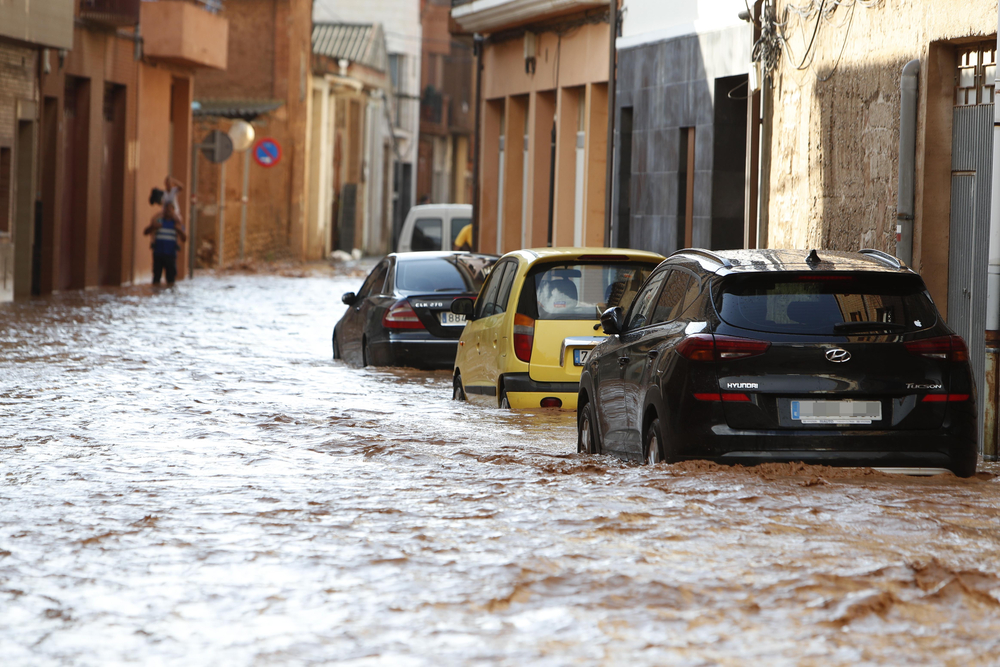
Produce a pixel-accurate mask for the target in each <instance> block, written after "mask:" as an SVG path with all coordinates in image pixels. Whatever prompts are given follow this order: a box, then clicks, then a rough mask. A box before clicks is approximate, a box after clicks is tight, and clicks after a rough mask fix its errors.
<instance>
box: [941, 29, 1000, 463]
mask: <svg viewBox="0 0 1000 667" xmlns="http://www.w3.org/2000/svg"><path fill="white" fill-rule="evenodd" d="M995 63H996V43H995V42H993V43H990V42H987V43H985V44H980V45H973V46H970V47H963V48H962V49H960V51H959V66H958V76H957V81H958V85H957V86H956V89H955V108H954V110H953V116H952V139H951V142H952V143H951V213H950V219H949V239H950V241H949V249H948V325H949V326H950V327H951V328H952V329H954V330H955V331H956V332H957V333H958V334H960V335H961V336H962V338H964V339H965V342H966V344H967V345H968V346H969V361H970V362H971V364H972V370H973V373H974V374H975V376H976V389H977V391H978V395H979V396H983V397H985V393H984V390H985V387H984V375H985V369H986V274H987V272H986V267H987V265H988V263H989V244H990V243H989V233H990V190H991V183H992V175H993V86H986V85H981V83H980V82H983V83H985V82H992V81H993V79H994V77H993V73H992V70H990V72H989V74H990V76H989V77H988V78H987V77H986V73H987V70H988V69H990V68H991V67H993V68H995V66H996V65H995ZM985 402H986V401H985V400H980V401H979V416H980V423H982V416H983V407H984V405H985ZM979 434H980V435H979V437H980V444H982V429H980V432H979Z"/></svg>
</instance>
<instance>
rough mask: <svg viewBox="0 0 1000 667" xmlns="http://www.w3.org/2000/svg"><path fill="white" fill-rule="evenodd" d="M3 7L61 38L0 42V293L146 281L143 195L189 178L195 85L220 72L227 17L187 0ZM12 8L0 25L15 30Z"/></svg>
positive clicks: (147, 209)
mask: <svg viewBox="0 0 1000 667" xmlns="http://www.w3.org/2000/svg"><path fill="white" fill-rule="evenodd" d="M13 4H14V10H15V11H20V12H22V13H24V14H25V15H27V16H29V17H30V14H29V13H28V9H29V8H30V11H31V12H36V15H35V16H34V17H33V18H34V19H35V20H36V21H37V22H38V23H39V24H41V25H42V26H43V28H42V29H40V30H41V32H42V33H43V34H51V33H52V30H53V26H57V27H61V29H62V30H63V34H61V36H60V39H61V40H62V41H58V42H55V43H53V41H52V40H50V41H49V42H44V43H46V44H50V45H51V46H52V47H54V48H41V49H38V48H34V49H32V48H30V42H29V45H28V46H26V45H25V44H24V43H23V40H24V39H26V37H25V33H23V32H19V33H18V35H19V37H18V39H19V40H21V41H22V43H21V44H14V45H8V44H6V42H5V43H4V44H3V45H0V81H2V82H0V119H2V120H0V123H2V125H3V127H0V177H2V176H3V173H4V172H5V171H7V173H8V177H7V180H8V181H12V184H9V185H8V187H4V184H3V183H2V182H0V192H2V193H3V194H0V206H2V205H3V203H4V201H5V200H6V201H7V206H6V207H5V208H4V209H3V210H4V211H5V214H4V215H0V225H2V224H4V220H5V219H6V224H7V230H6V231H2V230H0V257H3V256H6V255H10V256H12V258H13V272H12V275H13V286H12V289H10V290H8V291H7V292H4V293H2V295H0V298H4V297H6V298H10V297H21V296H27V295H29V294H31V293H36V294H44V293H48V292H55V291H61V290H67V289H81V288H88V287H95V286H100V285H123V284H130V283H133V282H145V281H147V280H148V279H149V276H150V274H151V270H152V257H151V253H150V251H149V239H148V238H146V237H144V236H143V235H142V230H143V228H144V227H145V226H146V225H147V224H148V223H149V221H150V219H151V218H152V216H153V214H154V213H156V212H158V208H154V207H153V206H151V205H149V203H148V194H149V191H150V189H151V188H152V187H153V186H157V185H160V186H162V183H163V179H164V177H165V176H166V175H167V174H173V175H174V176H175V177H178V178H179V179H180V180H181V181H186V180H187V177H188V172H189V168H190V167H189V166H190V164H191V153H190V150H191V149H190V145H191V141H190V135H191V93H192V88H193V86H192V78H193V76H194V74H195V72H196V71H197V70H198V69H199V68H204V67H211V68H224V67H225V65H226V63H225V44H226V22H225V20H224V19H222V18H219V17H218V16H215V15H214V13H213V11H212V10H213V9H214V8H215V7H216V5H214V4H212V5H205V4H204V3H192V2H188V1H186V0H158V1H155V2H150V1H145V2H140V1H139V0H116V1H111V0H88V2H86V3H81V2H77V1H76V0H52V1H51V2H47V3H42V4H38V3H28V2H27V0H21V3H20V7H18V3H16V2H15V3H13ZM39 7H40V9H36V8H39ZM9 8H10V5H9V4H8V5H5V6H4V7H0V26H3V28H8V27H12V29H16V30H19V31H20V30H22V28H23V26H24V22H23V21H21V23H20V24H19V23H18V20H17V18H18V17H17V16H14V18H13V19H12V18H11V17H10V16H9V15H8V14H7V13H6V12H8V9H9ZM30 26H31V22H30V21H29V22H28V27H29V28H30ZM143 26H146V27H147V28H149V27H150V26H155V30H153V29H148V30H145V31H144V30H143V29H142V27H143ZM3 28H0V30H2V29H3ZM46 31H47V32H46ZM144 33H148V37H146V38H143V37H141V36H140V35H142V34H144ZM29 38H30V37H29ZM12 114H13V115H12ZM11 130H13V131H14V134H11V133H10V132H11ZM3 163H9V164H10V166H9V167H7V169H6V170H5V169H4V168H3V167H2V164H3ZM180 204H181V209H182V210H181V212H182V216H184V217H185V218H186V217H187V208H186V197H184V196H182V198H181V201H180ZM11 241H13V248H12V249H11V248H10V246H11ZM2 264H4V262H3V261H0V265H2ZM180 268H181V269H182V270H183V259H181V267H180ZM8 282H9V281H8Z"/></svg>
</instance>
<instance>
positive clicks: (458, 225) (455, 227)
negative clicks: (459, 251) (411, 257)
mask: <svg viewBox="0 0 1000 667" xmlns="http://www.w3.org/2000/svg"><path fill="white" fill-rule="evenodd" d="M471 222H472V205H471V204H421V205H420V206H414V207H413V208H411V209H410V212H409V213H408V214H407V216H406V221H405V222H403V229H402V231H401V232H400V234H399V243H398V244H397V247H396V252H414V251H419V250H452V244H454V242H455V238H456V237H457V236H458V233H459V232H460V231H462V227H465V226H466V225H468V224H469V223H471Z"/></svg>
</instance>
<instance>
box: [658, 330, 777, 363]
mask: <svg viewBox="0 0 1000 667" xmlns="http://www.w3.org/2000/svg"><path fill="white" fill-rule="evenodd" d="M770 347H771V344H770V343H769V342H767V341H766V340H753V339H752V338H737V337H736V336H713V335H712V334H705V333H701V334H694V335H691V336H688V337H687V338H685V339H684V340H682V341H681V342H680V344H679V345H678V346H677V348H676V349H677V352H678V353H679V354H680V355H681V356H682V357H685V358H687V359H690V360H692V361H730V360H733V359H745V358H746V357H755V356H757V355H759V354H764V353H765V352H767V350H768V348H770Z"/></svg>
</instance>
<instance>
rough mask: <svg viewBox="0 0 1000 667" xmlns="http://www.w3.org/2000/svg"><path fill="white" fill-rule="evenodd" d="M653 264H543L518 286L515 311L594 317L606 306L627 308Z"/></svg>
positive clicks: (558, 316) (545, 316)
mask: <svg viewBox="0 0 1000 667" xmlns="http://www.w3.org/2000/svg"><path fill="white" fill-rule="evenodd" d="M655 268H656V265H655V264H637V263H631V262H630V263H624V262H615V263H612V262H608V263H597V262H595V263H567V264H544V265H542V266H540V267H536V268H535V269H533V270H532V271H531V273H529V274H528V276H527V278H526V279H525V284H524V287H523V288H522V289H521V299H520V302H519V304H518V308H517V310H518V312H519V313H523V314H525V315H528V316H529V317H532V318H534V319H538V320H596V319H599V318H600V317H601V313H603V312H604V311H605V310H607V309H608V308H613V307H615V306H621V307H622V309H623V310H628V307H629V305H631V303H632V299H633V298H635V294H636V292H638V291H639V288H640V287H641V286H642V284H643V283H644V282H645V281H646V278H647V277H649V274H650V273H652V271H653V269H655Z"/></svg>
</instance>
